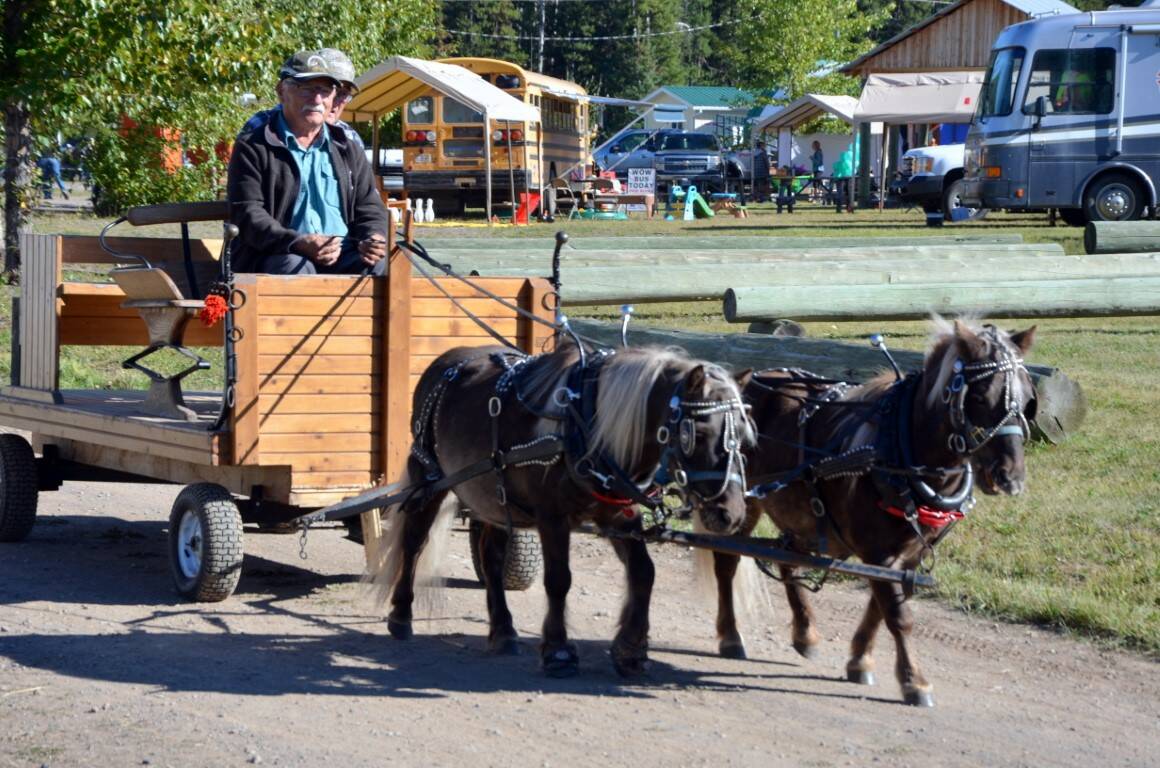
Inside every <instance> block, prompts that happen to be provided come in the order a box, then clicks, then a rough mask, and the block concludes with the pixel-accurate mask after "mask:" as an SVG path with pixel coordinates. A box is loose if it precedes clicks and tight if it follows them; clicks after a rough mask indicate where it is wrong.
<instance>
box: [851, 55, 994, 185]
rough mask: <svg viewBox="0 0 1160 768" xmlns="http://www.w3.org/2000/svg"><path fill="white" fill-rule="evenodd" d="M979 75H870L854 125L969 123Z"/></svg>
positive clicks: (884, 163)
mask: <svg viewBox="0 0 1160 768" xmlns="http://www.w3.org/2000/svg"><path fill="white" fill-rule="evenodd" d="M983 75H984V73H983V72H980V71H974V70H971V71H962V72H901V73H896V74H881V75H870V76H869V77H868V78H866V84H865V85H864V86H863V87H862V97H861V98H860V99H858V106H857V107H856V108H855V110H854V119H855V120H857V121H858V122H867V121H871V122H874V121H880V122H882V123H886V124H888V125H906V124H909V123H966V122H969V121H970V119H971V115H972V114H974V111H975V105H976V104H977V103H978V101H979V92H980V91H981V90H982V88H983ZM887 136H889V134H887ZM888 150H889V148H888V147H883V151H882V155H881V167H880V168H879V185H880V188H881V190H880V191H881V192H882V194H883V195H884V194H885V185H886V172H887V164H888V158H889V151H888ZM880 200H881V197H880Z"/></svg>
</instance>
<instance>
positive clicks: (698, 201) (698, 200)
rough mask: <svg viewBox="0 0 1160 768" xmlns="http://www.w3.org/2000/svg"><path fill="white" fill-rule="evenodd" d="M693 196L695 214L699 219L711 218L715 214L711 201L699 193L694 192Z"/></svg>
mask: <svg viewBox="0 0 1160 768" xmlns="http://www.w3.org/2000/svg"><path fill="white" fill-rule="evenodd" d="M692 198H693V199H692V200H691V201H690V202H691V204H692V206H693V215H694V216H696V217H697V218H698V219H709V218H712V217H713V216H714V213H713V209H712V208H710V207H709V203H707V202H706V201H705V198H703V197H701V196H700V195H698V194H693V195H692Z"/></svg>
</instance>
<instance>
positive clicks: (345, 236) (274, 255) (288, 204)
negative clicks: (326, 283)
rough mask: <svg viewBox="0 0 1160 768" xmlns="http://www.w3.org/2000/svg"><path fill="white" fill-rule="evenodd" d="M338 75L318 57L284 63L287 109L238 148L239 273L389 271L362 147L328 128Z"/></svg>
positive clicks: (282, 93) (282, 96)
mask: <svg viewBox="0 0 1160 768" xmlns="http://www.w3.org/2000/svg"><path fill="white" fill-rule="evenodd" d="M340 74H341V73H340V72H336V71H335V70H334V68H333V67H332V65H331V63H330V62H329V61H328V60H327V59H326V57H324V56H323V55H322V54H321V52H319V51H299V52H298V53H296V54H294V55H293V56H291V57H290V58H289V59H288V60H287V61H286V63H285V64H284V65H283V67H282V69H281V71H280V73H279V75H280V78H281V79H280V80H279V82H278V85H277V88H276V92H277V94H278V100H279V102H280V105H281V109H280V110H279V111H277V112H276V113H275V114H273V115H271V116H270V118H269V121H268V122H267V123H266V125H264V126H262V127H260V128H255V129H254V130H250V131H246V132H245V133H243V134H242V135H241V136H239V137H238V139H237V141H236V142H235V143H234V151H233V155H232V157H231V158H230V167H229V177H228V182H227V187H226V190H227V196H228V199H229V201H230V219H231V221H233V223H234V224H236V225H237V226H238V230H239V233H240V235H239V238H238V239H237V240H235V241H234V249H233V252H232V255H231V260H232V263H233V267H234V270H235V271H237V272H267V273H271V274H316V273H327V274H357V273H366V272H372V273H374V274H384V273H385V271H386V266H387V263H386V256H387V245H386V236H385V233H386V231H387V227H388V226H389V225H388V219H387V212H386V209H385V208H384V207H383V203H382V200H381V198H380V197H379V193H378V191H377V190H376V189H375V186H374V181H373V179H372V174H371V168H370V165H369V164H368V163H367V159H366V155H365V153H364V152H363V150H362V149H360V148H358V147H356V146H355V145H354V142H352V141H351V140H350V139H348V138H347V136H346V135H345V134H344V132H343V131H342V130H341V129H339V128H337V127H335V126H331V125H329V124H328V122H327V116H328V115H329V114H330V113H331V112H332V111H333V109H334V100H335V98H336V97H337V95H338V89H339V78H340Z"/></svg>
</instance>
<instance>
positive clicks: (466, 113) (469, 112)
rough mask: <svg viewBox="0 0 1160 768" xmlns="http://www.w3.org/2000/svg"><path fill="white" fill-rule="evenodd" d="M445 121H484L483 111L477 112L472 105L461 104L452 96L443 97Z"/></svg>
mask: <svg viewBox="0 0 1160 768" xmlns="http://www.w3.org/2000/svg"><path fill="white" fill-rule="evenodd" d="M443 122H445V123H482V122H483V113H482V112H476V111H475V110H473V109H472V108H471V107H468V106H465V105H463V104H460V103H459V102H458V101H456V100H455V99H453V98H451V97H450V96H444V97H443Z"/></svg>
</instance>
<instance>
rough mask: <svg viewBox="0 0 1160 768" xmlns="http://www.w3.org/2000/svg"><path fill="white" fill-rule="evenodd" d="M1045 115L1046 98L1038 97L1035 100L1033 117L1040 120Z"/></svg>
mask: <svg viewBox="0 0 1160 768" xmlns="http://www.w3.org/2000/svg"><path fill="white" fill-rule="evenodd" d="M1046 114H1047V97H1046V96H1040V97H1038V98H1037V99H1035V116H1036V117H1038V118H1042V117H1043V116H1044V115H1046Z"/></svg>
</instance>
